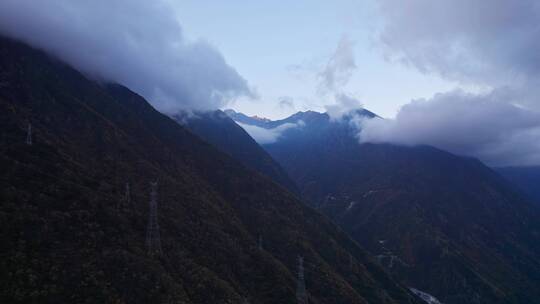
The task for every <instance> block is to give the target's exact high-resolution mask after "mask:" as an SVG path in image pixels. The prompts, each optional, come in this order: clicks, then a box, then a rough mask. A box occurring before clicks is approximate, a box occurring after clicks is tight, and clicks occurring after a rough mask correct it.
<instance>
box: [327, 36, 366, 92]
mask: <svg viewBox="0 0 540 304" xmlns="http://www.w3.org/2000/svg"><path fill="white" fill-rule="evenodd" d="M353 49H354V44H353V42H352V41H351V40H350V39H349V38H348V37H346V36H344V37H342V38H341V40H340V41H339V44H338V46H337V48H336V50H335V52H334V54H333V55H332V57H331V58H330V60H329V61H328V63H327V64H326V66H325V67H324V69H323V70H322V71H321V72H320V73H319V75H318V77H319V92H320V93H322V94H325V93H328V92H337V91H341V90H342V88H343V87H344V86H345V85H346V84H347V83H348V82H349V80H350V79H351V76H352V74H353V72H354V71H355V70H356V69H357V66H356V60H355V57H354V52H353Z"/></svg>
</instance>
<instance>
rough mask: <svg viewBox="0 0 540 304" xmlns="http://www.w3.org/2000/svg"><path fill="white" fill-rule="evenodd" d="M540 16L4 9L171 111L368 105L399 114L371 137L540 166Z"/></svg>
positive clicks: (0, 18)
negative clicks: (539, 97)
mask: <svg viewBox="0 0 540 304" xmlns="http://www.w3.org/2000/svg"><path fill="white" fill-rule="evenodd" d="M539 20H540V2H538V1H536V0H520V1H514V0H477V1H470V0H404V1H395V0H332V1H329V0H296V1H287V2H285V1H270V0H261V1H240V0H230V1H221V0H219V1H218V0H197V1H195V0H182V1H180V0H155V1H146V0H94V1H84V0H70V1H68V0H44V1H39V2H36V1H35V0H2V1H0V34H3V35H7V36H10V37H13V38H16V39H19V40H23V41H25V42H27V43H29V44H31V45H33V46H34V47H38V48H41V49H44V50H46V51H47V52H49V53H51V54H53V55H55V56H58V57H60V58H61V59H63V60H65V61H66V62H68V63H70V64H72V65H73V66H75V67H76V68H78V69H79V70H80V71H82V72H83V73H85V74H87V75H88V76H89V77H93V78H96V79H98V80H102V81H113V82H118V83H121V84H124V85H126V86H128V87H129V88H131V89H132V90H134V91H136V92H137V93H139V94H141V95H143V96H144V97H146V98H147V99H148V100H149V101H150V102H151V103H152V104H153V105H154V106H155V107H156V108H158V109H159V110H161V111H163V112H166V113H175V112H177V111H180V110H211V109H217V108H221V109H223V108H229V107H232V108H234V109H236V110H239V111H241V112H244V113H246V114H251V115H255V114H256V115H260V116H266V117H269V118H282V117H284V116H287V115H289V114H292V113H293V112H295V111H298V110H308V109H310V110H317V111H328V112H329V113H330V114H332V116H336V117H339V116H340V115H341V114H342V113H345V112H346V111H347V110H349V109H351V108H356V107H360V106H364V107H365V108H367V109H369V110H371V111H373V112H375V113H377V114H378V115H380V116H382V117H385V118H388V119H386V120H373V121H362V120H358V121H356V122H355V126H357V127H358V138H359V141H360V142H390V143H398V144H405V145H416V144H430V145H434V146H437V147H439V148H443V149H446V150H449V151H452V152H455V153H459V154H466V155H472V156H476V157H479V158H481V159H482V160H484V161H485V162H488V163H490V164H494V165H508V164H540V119H538V118H539V116H538V112H539V111H540V103H539V102H538V100H537V99H538V98H537V96H539V93H540V92H539V91H540V39H538V37H540V21H539ZM277 138H278V137H276V136H273V135H272V134H270V135H269V137H268V140H277Z"/></svg>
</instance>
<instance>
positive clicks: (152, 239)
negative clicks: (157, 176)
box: [146, 181, 162, 255]
mask: <svg viewBox="0 0 540 304" xmlns="http://www.w3.org/2000/svg"><path fill="white" fill-rule="evenodd" d="M150 186H151V192H150V212H149V216H148V227H147V229H146V247H147V248H148V254H150V255H160V254H161V252H162V251H161V237H160V235H159V224H158V216H157V212H158V210H157V207H158V201H157V199H158V198H157V186H158V183H157V181H156V182H151V183H150Z"/></svg>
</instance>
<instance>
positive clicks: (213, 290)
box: [0, 38, 418, 304]
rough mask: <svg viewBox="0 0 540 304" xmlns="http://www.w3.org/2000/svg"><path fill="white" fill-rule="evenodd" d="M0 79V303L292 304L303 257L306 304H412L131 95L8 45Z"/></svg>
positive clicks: (320, 227) (305, 217) (346, 249)
mask: <svg viewBox="0 0 540 304" xmlns="http://www.w3.org/2000/svg"><path fill="white" fill-rule="evenodd" d="M0 70H1V71H2V73H1V75H0V82H2V83H3V86H2V88H1V90H0V109H1V111H0V118H1V119H0V126H1V128H0V129H1V133H0V134H1V136H0V142H1V143H2V145H0V165H1V166H2V168H4V169H5V170H2V171H1V172H0V186H1V187H0V189H1V191H0V201H1V202H2V204H1V205H0V228H1V229H0V238H1V239H2V240H4V242H1V243H0V249H1V252H2V260H1V261H0V282H2V284H1V287H0V300H1V301H2V302H6V303H28V302H39V303H59V302H60V303H65V302H100V303H103V302H111V303H156V302H159V303H161V302H163V303H165V302H166V303H194V304H195V303H197V304H198V303H200V304H203V303H204V304H206V303H208V304H210V303H212V304H213V303H242V302H245V301H249V302H251V303H294V302H295V301H296V296H295V292H294V290H295V288H296V275H295V271H296V270H295V269H296V267H297V256H298V255H303V256H304V258H305V260H306V261H307V263H306V267H305V268H306V276H305V278H306V285H307V286H308V292H309V299H310V301H311V302H312V303H321V304H322V303H329V304H330V303H335V302H342V303H368V302H369V303H386V304H393V303H404V302H405V303H411V304H412V303H418V301H417V300H416V299H415V298H414V297H413V296H412V294H411V293H410V292H408V291H407V290H406V289H405V288H404V287H403V286H401V285H399V284H398V283H396V282H395V281H393V280H392V278H391V277H390V276H388V275H387V274H386V273H385V272H384V271H383V270H382V269H381V268H380V267H379V266H378V265H376V263H374V262H373V261H372V260H371V258H370V257H369V256H368V255H367V254H366V253H365V252H364V251H363V250H362V249H361V248H359V247H358V246H357V245H356V243H354V242H353V241H352V240H351V239H350V238H348V237H347V236H346V235H345V234H344V233H343V232H341V231H340V230H339V229H337V228H336V227H335V226H334V225H333V224H332V223H331V222H330V221H328V220H327V219H326V218H325V217H323V216H321V215H319V214H318V213H316V212H314V211H313V210H311V209H310V208H307V207H305V206H303V205H302V204H301V202H299V201H298V200H297V199H296V198H295V196H294V195H292V194H290V193H288V192H287V191H285V190H283V188H281V187H279V186H277V185H276V184H274V183H272V182H269V181H268V180H267V179H265V178H262V177H260V176H259V175H257V174H253V172H252V171H250V170H248V169H246V168H245V167H244V166H242V165H241V164H240V163H239V162H237V161H234V160H233V159H231V158H230V157H229V156H227V155H225V154H223V153H221V152H219V151H218V150H217V149H215V148H214V147H213V146H211V145H210V144H208V143H206V142H204V141H203V140H202V139H199V138H198V137H197V136H195V135H194V134H192V133H191V132H190V131H188V130H186V129H185V128H183V127H181V126H180V125H179V124H178V123H176V122H175V121H173V120H171V119H170V118H168V117H166V116H165V115H163V114H161V113H159V112H157V111H156V110H155V109H154V108H152V107H151V106H150V104H149V103H148V102H147V101H146V100H144V99H143V98H142V97H141V96H139V95H137V94H134V93H133V92H131V91H130V90H129V89H127V88H125V87H122V86H119V85H104V84H102V83H96V82H94V81H90V80H89V79H87V78H86V77H85V76H83V75H82V74H80V73H79V72H77V71H75V70H73V69H72V68H71V67H69V66H67V65H65V64H63V63H61V62H59V61H58V60H55V59H51V57H50V56H48V55H46V54H44V53H43V52H41V51H37V50H35V49H32V48H29V47H27V46H25V45H23V44H21V43H19V42H15V41H13V40H10V39H4V38H0ZM30 126H31V130H32V132H31V133H30V132H29V131H28V130H29V128H30ZM27 138H30V139H31V140H30V141H29V142H27V141H26V139H27ZM156 181H157V189H156V190H157V198H156V199H153V198H152V197H154V196H153V195H150V194H151V192H152V191H151V190H152V187H153V186H151V184H150V183H151V182H152V183H154V182H156ZM151 200H157V202H158V207H157V214H156V215H155V218H156V219H157V220H158V221H159V234H160V240H161V242H160V243H161V248H159V250H157V248H149V247H148V246H147V245H145V231H146V228H147V223H148V219H149V216H150V217H152V216H151V215H150V213H149V202H150V201H151ZM154 237H156V236H154ZM261 238H262V239H263V242H262V246H261V245H259V244H260V243H259V242H258V240H259V239H261ZM261 248H262V250H261ZM149 252H162V253H160V254H157V255H156V254H149ZM351 257H352V263H350V262H351ZM351 265H352V266H351Z"/></svg>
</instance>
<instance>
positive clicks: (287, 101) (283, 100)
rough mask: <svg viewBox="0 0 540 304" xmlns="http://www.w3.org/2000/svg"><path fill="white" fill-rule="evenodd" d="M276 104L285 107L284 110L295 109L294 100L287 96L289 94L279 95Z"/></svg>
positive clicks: (281, 107)
mask: <svg viewBox="0 0 540 304" xmlns="http://www.w3.org/2000/svg"><path fill="white" fill-rule="evenodd" d="M278 106H279V108H280V109H286V110H288V109H292V110H294V109H295V106H294V100H293V98H292V97H289V96H283V97H280V98H279V103H278Z"/></svg>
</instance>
